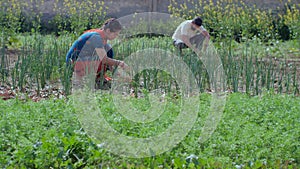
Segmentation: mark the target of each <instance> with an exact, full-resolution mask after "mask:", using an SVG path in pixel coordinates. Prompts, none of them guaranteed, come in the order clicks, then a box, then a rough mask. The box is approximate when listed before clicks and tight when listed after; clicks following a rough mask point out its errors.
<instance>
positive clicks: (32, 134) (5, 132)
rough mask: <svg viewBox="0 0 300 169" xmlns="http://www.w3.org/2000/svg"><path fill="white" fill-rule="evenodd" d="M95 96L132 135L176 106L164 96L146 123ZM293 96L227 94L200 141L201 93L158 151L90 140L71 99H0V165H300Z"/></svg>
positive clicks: (298, 117) (150, 131)
mask: <svg viewBox="0 0 300 169" xmlns="http://www.w3.org/2000/svg"><path fill="white" fill-rule="evenodd" d="M98 97H99V107H100V108H101V110H102V112H103V113H104V114H105V117H106V118H107V121H108V122H109V123H110V124H111V125H112V126H113V127H115V128H116V130H118V131H120V132H121V133H123V134H125V135H132V136H135V137H145V136H149V135H155V134H157V133H159V132H160V131H161V130H163V129H164V128H165V125H168V124H170V123H172V117H173V116H174V115H175V116H176V113H175V114H174V111H176V110H178V108H177V106H178V105H176V104H172V102H173V101H171V100H169V106H168V107H167V108H166V111H165V113H166V114H165V115H163V116H162V118H161V119H158V120H155V121H154V122H153V124H154V125H153V124H152V125H153V126H152V125H151V124H149V126H148V127H146V128H145V126H141V125H139V124H135V123H133V122H131V121H128V120H126V119H122V120H120V118H121V117H119V118H116V117H117V116H118V115H117V114H118V112H116V110H117V109H115V108H114V104H113V102H112V100H111V99H110V96H109V95H106V94H102V95H98ZM132 99H135V98H132ZM133 101H134V100H133ZM299 101H300V100H299V97H294V96H289V95H275V94H272V93H263V94H262V95H259V96H255V97H250V96H249V95H245V94H239V93H236V94H230V95H229V97H228V100H227V105H226V108H225V111H224V114H223V118H222V120H221V122H220V123H219V125H218V128H217V130H216V131H215V132H214V133H213V135H212V136H211V138H210V139H209V140H208V141H206V142H204V143H202V144H200V143H199V142H198V137H199V136H201V127H202V126H203V121H204V120H205V117H206V115H207V113H208V112H207V110H208V107H209V104H210V95H209V94H202V95H201V96H200V104H201V106H200V110H199V117H198V120H197V122H196V123H195V125H194V126H193V128H192V130H191V131H190V132H189V134H188V136H187V137H186V138H185V139H184V140H183V141H182V142H181V143H180V144H178V145H177V146H176V147H175V148H174V149H173V150H171V151H169V152H165V153H163V154H161V155H158V156H154V157H151V158H150V157H149V158H142V159H129V158H121V157H119V156H117V155H114V154H111V153H109V152H107V151H106V150H105V149H103V148H101V145H96V144H95V143H94V142H93V140H92V139H90V138H89V137H88V135H87V134H86V133H85V131H84V129H83V128H82V126H81V125H80V123H79V122H78V120H77V118H76V113H75V109H74V106H73V104H74V103H72V102H71V101H66V100H55V99H50V100H45V101H41V102H38V103H35V102H31V101H27V102H21V101H18V100H9V101H2V100H0V107H1V111H0V113H1V114H0V126H1V132H0V135H1V140H0V151H1V153H0V166H1V167H2V168H51V167H52V168H98V167H100V168H101V167H104V168H107V167H110V168H171V167H172V168H203V167H204V168H234V167H241V166H243V167H244V168H287V167H288V168H297V167H299V166H300V154H299V152H300V143H299V139H300V123H299V122H300V114H299V112H300V105H299ZM134 102H135V104H143V100H141V101H140V100H138V99H136V100H135V101H134ZM75 104H78V103H75ZM168 114H169V115H168ZM168 117H169V118H168ZM151 126H152V127H151ZM154 126H155V127H154ZM121 130H122V131H121ZM187 157H190V158H189V159H187Z"/></svg>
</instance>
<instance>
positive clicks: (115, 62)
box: [95, 48, 128, 68]
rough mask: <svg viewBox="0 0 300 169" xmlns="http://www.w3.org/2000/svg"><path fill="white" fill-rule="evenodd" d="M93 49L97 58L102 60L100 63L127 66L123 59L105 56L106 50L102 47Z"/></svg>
mask: <svg viewBox="0 0 300 169" xmlns="http://www.w3.org/2000/svg"><path fill="white" fill-rule="evenodd" d="M95 50H96V52H97V54H98V56H99V60H100V61H102V63H104V64H107V65H109V66H120V67H121V68H127V67H128V66H127V65H126V64H125V63H124V62H123V61H120V60H116V59H112V58H109V57H107V55H106V51H105V50H104V49H103V48H96V49H95Z"/></svg>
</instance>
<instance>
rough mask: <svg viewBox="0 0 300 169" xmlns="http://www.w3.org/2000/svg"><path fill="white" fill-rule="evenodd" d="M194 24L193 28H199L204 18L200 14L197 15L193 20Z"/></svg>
mask: <svg viewBox="0 0 300 169" xmlns="http://www.w3.org/2000/svg"><path fill="white" fill-rule="evenodd" d="M192 25H193V27H192V29H195V28H199V27H200V26H202V19H201V18H200V17H199V16H197V17H196V18H194V19H193V20H192Z"/></svg>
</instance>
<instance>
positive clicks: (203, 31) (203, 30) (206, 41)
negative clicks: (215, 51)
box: [199, 26, 210, 51]
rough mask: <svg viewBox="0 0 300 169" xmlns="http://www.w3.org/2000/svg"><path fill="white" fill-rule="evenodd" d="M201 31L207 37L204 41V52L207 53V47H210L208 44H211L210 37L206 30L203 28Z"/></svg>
mask: <svg viewBox="0 0 300 169" xmlns="http://www.w3.org/2000/svg"><path fill="white" fill-rule="evenodd" d="M199 31H200V32H201V33H202V34H203V35H204V36H205V40H204V51H205V50H206V48H207V46H208V44H209V40H210V35H209V33H208V32H207V31H206V29H204V28H203V27H202V26H201V27H200V28H199Z"/></svg>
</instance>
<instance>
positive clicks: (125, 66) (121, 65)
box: [118, 61, 130, 72]
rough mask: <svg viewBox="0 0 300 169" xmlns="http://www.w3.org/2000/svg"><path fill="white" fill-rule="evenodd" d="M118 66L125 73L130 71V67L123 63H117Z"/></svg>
mask: <svg viewBox="0 0 300 169" xmlns="http://www.w3.org/2000/svg"><path fill="white" fill-rule="evenodd" d="M118 66H120V67H121V68H122V69H124V70H125V71H126V72H128V71H130V67H129V66H128V65H127V64H126V63H125V62H124V61H119V65H118Z"/></svg>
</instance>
